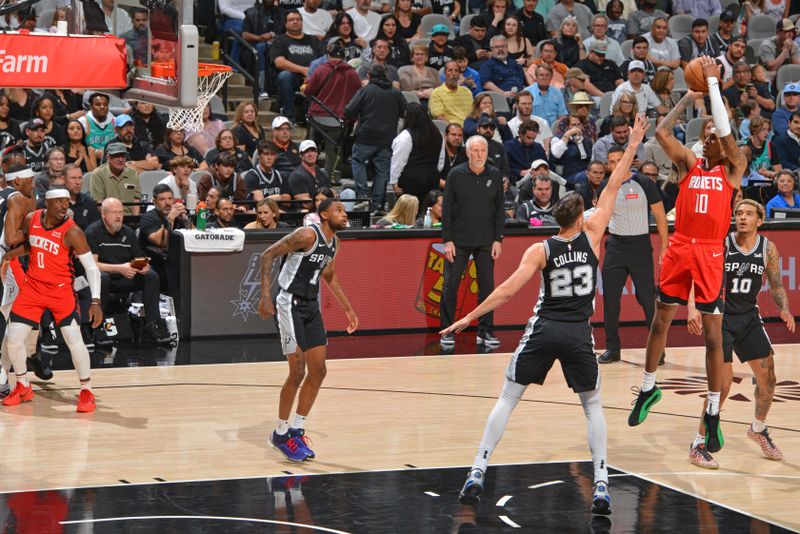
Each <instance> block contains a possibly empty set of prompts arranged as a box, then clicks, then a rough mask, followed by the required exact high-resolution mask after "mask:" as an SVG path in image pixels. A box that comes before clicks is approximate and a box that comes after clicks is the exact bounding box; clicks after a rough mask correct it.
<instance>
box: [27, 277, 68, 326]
mask: <svg viewBox="0 0 800 534" xmlns="http://www.w3.org/2000/svg"><path fill="white" fill-rule="evenodd" d="M45 310H50V312H51V313H52V314H53V319H55V322H56V324H57V325H58V326H64V325H66V324H69V322H70V321H71V319H73V318H74V319H75V320H76V321H77V322H78V324H80V322H81V315H80V310H79V308H78V301H77V299H76V298H75V291H74V290H73V289H72V285H71V284H63V285H53V284H43V283H42V282H37V281H36V280H33V279H31V278H28V279H27V280H25V283H24V284H22V287H21V288H20V290H19V295H18V296H17V298H16V300H15V301H14V305H13V306H11V321H16V322H20V323H27V324H29V325H34V326H35V325H38V324H39V321H40V320H41V318H42V314H43V313H44V311H45Z"/></svg>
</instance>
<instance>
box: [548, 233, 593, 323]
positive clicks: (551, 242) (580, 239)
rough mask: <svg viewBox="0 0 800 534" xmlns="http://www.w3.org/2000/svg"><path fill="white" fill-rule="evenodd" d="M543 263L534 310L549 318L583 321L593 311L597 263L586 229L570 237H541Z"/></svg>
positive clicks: (586, 319) (587, 318)
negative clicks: (545, 259) (539, 289)
mask: <svg viewBox="0 0 800 534" xmlns="http://www.w3.org/2000/svg"><path fill="white" fill-rule="evenodd" d="M544 249H545V254H546V255H547V265H545V268H544V269H543V270H542V288H541V291H540V292H539V302H537V304H536V308H535V309H534V312H535V313H536V315H538V316H539V317H546V318H547V319H551V320H553V321H564V322H583V321H588V320H589V317H591V316H592V314H593V313H594V292H595V288H596V281H597V266H598V264H599V263H600V262H599V261H598V259H597V256H596V255H595V253H594V250H593V249H592V242H591V240H590V239H589V236H588V235H587V234H586V232H580V233H578V234H577V235H576V236H575V237H573V238H572V239H570V240H565V239H562V238H560V237H558V236H554V237H551V238H549V239H547V240H545V241H544Z"/></svg>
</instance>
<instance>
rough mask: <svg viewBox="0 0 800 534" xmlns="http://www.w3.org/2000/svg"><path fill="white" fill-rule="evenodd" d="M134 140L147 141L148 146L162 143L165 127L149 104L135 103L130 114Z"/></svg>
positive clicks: (162, 120)
mask: <svg viewBox="0 0 800 534" xmlns="http://www.w3.org/2000/svg"><path fill="white" fill-rule="evenodd" d="M131 118H132V119H133V128H134V134H135V135H136V139H139V140H141V141H147V143H148V144H149V145H150V146H153V147H155V146H158V145H160V144H161V143H163V142H164V136H165V135H166V132H167V125H166V124H164V119H162V118H161V115H159V114H158V112H157V111H156V108H155V106H154V105H153V104H151V103H150V102H136V103H134V105H133V111H132V112H131Z"/></svg>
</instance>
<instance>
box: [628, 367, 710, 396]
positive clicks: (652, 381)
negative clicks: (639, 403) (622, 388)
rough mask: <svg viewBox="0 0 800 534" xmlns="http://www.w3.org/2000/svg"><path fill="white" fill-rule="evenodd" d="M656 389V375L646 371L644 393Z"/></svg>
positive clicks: (643, 378) (643, 379) (643, 381)
mask: <svg viewBox="0 0 800 534" xmlns="http://www.w3.org/2000/svg"><path fill="white" fill-rule="evenodd" d="M654 387H656V374H655V373H648V372H647V371H645V372H644V374H643V375H642V391H650V390H651V389H653V388H654ZM717 398H719V397H717Z"/></svg>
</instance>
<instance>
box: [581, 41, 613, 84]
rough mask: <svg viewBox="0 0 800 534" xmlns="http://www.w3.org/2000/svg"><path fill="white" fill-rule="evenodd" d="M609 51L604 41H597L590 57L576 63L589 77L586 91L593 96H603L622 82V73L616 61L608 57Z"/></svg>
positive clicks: (590, 50)
mask: <svg viewBox="0 0 800 534" xmlns="http://www.w3.org/2000/svg"><path fill="white" fill-rule="evenodd" d="M607 51H608V45H607V44H606V43H605V42H604V41H595V42H594V44H593V45H592V46H591V48H590V49H589V57H587V58H586V59H582V60H580V61H578V63H577V64H576V65H575V66H576V67H578V68H579V69H581V70H582V71H583V72H584V73H585V74H586V75H587V76H588V77H589V79H588V80H587V81H586V92H587V93H589V94H590V95H592V96H602V95H603V93H607V92H608V91H613V90H614V89H615V88H617V87H618V86H619V85H621V84H622V73H621V72H620V71H619V67H618V66H617V64H616V63H614V62H613V61H610V60H608V59H606V52H607ZM598 93H599V94H598Z"/></svg>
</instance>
